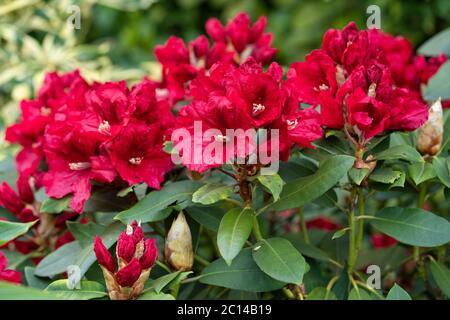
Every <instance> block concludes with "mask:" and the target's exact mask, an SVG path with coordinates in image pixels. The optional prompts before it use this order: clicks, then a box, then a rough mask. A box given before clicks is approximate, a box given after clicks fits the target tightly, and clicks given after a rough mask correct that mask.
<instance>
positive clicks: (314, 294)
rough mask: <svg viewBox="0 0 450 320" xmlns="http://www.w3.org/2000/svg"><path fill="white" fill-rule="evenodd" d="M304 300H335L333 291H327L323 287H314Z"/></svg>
mask: <svg viewBox="0 0 450 320" xmlns="http://www.w3.org/2000/svg"><path fill="white" fill-rule="evenodd" d="M306 300H337V298H336V295H335V294H334V293H333V291H328V290H327V288H324V287H316V288H314V289H313V290H312V291H311V292H310V293H308V295H307V297H306Z"/></svg>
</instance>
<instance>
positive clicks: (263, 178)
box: [257, 174, 284, 201]
mask: <svg viewBox="0 0 450 320" xmlns="http://www.w3.org/2000/svg"><path fill="white" fill-rule="evenodd" d="M257 179H258V181H259V182H260V183H261V184H262V185H263V186H264V187H265V188H267V190H269V191H270V193H271V194H272V196H273V201H278V199H279V198H280V193H281V190H283V185H284V181H283V179H281V177H280V176H279V175H278V174H271V175H259V176H258V178H257Z"/></svg>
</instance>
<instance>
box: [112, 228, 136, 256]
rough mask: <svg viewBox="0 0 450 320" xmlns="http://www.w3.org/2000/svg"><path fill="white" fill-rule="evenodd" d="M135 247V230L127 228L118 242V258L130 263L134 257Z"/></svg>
mask: <svg viewBox="0 0 450 320" xmlns="http://www.w3.org/2000/svg"><path fill="white" fill-rule="evenodd" d="M135 246H136V245H135V243H134V241H133V228H132V227H131V226H129V227H128V226H127V230H126V231H124V232H122V233H121V234H120V236H119V239H118V240H117V247H116V254H117V257H119V258H122V259H124V260H125V261H126V262H130V261H131V259H133V257H134V251H135Z"/></svg>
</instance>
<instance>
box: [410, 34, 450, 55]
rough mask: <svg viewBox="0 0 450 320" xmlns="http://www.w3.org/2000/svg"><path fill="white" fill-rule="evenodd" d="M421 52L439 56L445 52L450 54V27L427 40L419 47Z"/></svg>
mask: <svg viewBox="0 0 450 320" xmlns="http://www.w3.org/2000/svg"><path fill="white" fill-rule="evenodd" d="M418 51H419V53H420V54H423V55H425V56H435V57H437V56H439V55H440V54H442V53H444V54H445V55H446V56H450V29H445V30H442V31H441V32H439V33H437V34H435V35H434V36H433V37H431V38H430V39H428V40H427V41H425V43H423V44H422V45H421V46H420V47H419V49H418Z"/></svg>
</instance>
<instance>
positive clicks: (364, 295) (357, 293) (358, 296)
mask: <svg viewBox="0 0 450 320" xmlns="http://www.w3.org/2000/svg"><path fill="white" fill-rule="evenodd" d="M347 299H348V300H372V297H371V296H370V294H369V293H368V292H367V291H366V290H364V289H362V288H358V290H356V289H355V288H353V289H352V290H350V293H349V294H348V298H347Z"/></svg>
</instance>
